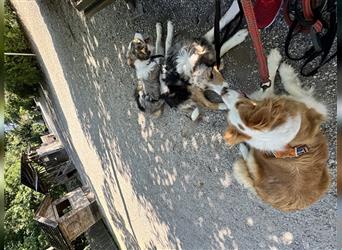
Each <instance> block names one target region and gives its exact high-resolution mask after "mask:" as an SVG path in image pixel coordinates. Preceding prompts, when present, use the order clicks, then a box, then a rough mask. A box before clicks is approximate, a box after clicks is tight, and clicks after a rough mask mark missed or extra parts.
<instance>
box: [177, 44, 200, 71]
mask: <svg viewBox="0 0 342 250" xmlns="http://www.w3.org/2000/svg"><path fill="white" fill-rule="evenodd" d="M198 57H199V55H197V54H192V55H190V52H189V51H187V50H186V49H184V48H182V49H181V50H180V51H179V53H178V56H177V59H176V62H177V67H176V70H177V72H178V74H184V75H186V76H188V77H191V71H192V69H193V67H194V66H195V64H196V62H197V60H198Z"/></svg>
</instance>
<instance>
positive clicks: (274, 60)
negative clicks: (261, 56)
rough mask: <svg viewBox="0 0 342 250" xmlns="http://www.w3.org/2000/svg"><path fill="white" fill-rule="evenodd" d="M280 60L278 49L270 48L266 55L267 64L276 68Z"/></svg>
mask: <svg viewBox="0 0 342 250" xmlns="http://www.w3.org/2000/svg"><path fill="white" fill-rule="evenodd" d="M280 61H281V54H280V52H279V50H278V49H272V50H271V51H270V54H269V55H268V57H267V62H268V65H273V66H276V67H277V68H278V66H279V64H280Z"/></svg>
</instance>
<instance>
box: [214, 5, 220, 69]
mask: <svg viewBox="0 0 342 250" xmlns="http://www.w3.org/2000/svg"><path fill="white" fill-rule="evenodd" d="M220 18H221V1H220V0H215V20H214V39H215V40H214V41H215V52H216V66H217V68H218V69H219V68H220V63H221V57H220V54H221V53H220V50H221V43H220V42H221V41H220Z"/></svg>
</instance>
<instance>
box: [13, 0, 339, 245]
mask: <svg viewBox="0 0 342 250" xmlns="http://www.w3.org/2000/svg"><path fill="white" fill-rule="evenodd" d="M13 2H14V3H15V6H16V8H17V10H18V13H19V15H20V16H21V18H22V20H23V22H24V24H25V26H26V28H27V30H28V31H29V33H31V38H32V40H33V41H34V43H35V46H36V50H37V52H38V53H39V54H40V56H41V61H42V63H43V64H44V65H43V68H44V71H45V72H46V74H47V75H48V78H49V79H50V81H51V86H52V89H53V91H55V92H54V93H52V94H51V93H50V96H51V99H52V103H53V105H54V108H55V110H56V114H55V115H56V119H57V120H58V122H59V126H60V127H61V128H62V130H63V135H62V136H63V137H64V140H65V141H66V142H68V145H67V147H68V148H69V151H70V153H71V154H72V156H73V158H74V160H75V161H76V162H77V163H79V170H80V171H81V172H82V173H83V175H84V177H85V179H87V181H89V184H90V185H91V186H92V187H93V189H94V191H95V192H96V194H97V196H98V199H99V203H100V205H101V206H102V209H103V213H104V215H105V216H106V219H107V223H108V224H109V226H110V227H111V229H112V232H113V233H114V234H115V235H116V237H117V240H118V242H119V243H120V245H121V247H122V248H127V249H138V248H141V249H153V248H155V247H156V248H158V249H171V248H177V247H178V248H182V249H242V250H252V249H310V250H311V249H335V248H336V245H335V244H336V243H335V242H336V226H335V221H336V214H335V212H336V188H335V187H336V184H335V176H336V159H335V146H336V119H335V117H336V60H333V61H332V62H330V63H329V64H328V65H326V66H324V67H323V68H322V69H321V70H320V72H319V73H318V74H317V75H316V76H315V77H309V78H302V80H303V82H304V84H305V85H307V86H315V88H316V94H317V98H319V99H321V100H323V102H325V103H326V105H327V106H328V108H329V111H330V113H329V120H328V121H327V122H326V123H325V124H324V125H323V127H322V129H323V131H324V132H325V134H326V135H327V137H328V138H329V146H330V157H329V161H328V167H329V170H330V173H331V176H332V180H333V181H332V185H331V187H330V190H329V192H328V193H327V195H326V196H324V198H323V199H322V200H320V201H319V202H317V203H316V204H314V205H313V206H312V207H310V208H308V209H306V210H304V211H301V212H296V213H281V212H278V211H276V210H274V209H272V208H271V207H269V206H268V205H266V204H263V203H262V202H260V201H259V200H258V199H256V198H255V197H253V195H251V194H249V193H248V192H247V191H246V190H244V189H243V188H242V187H241V186H239V185H238V184H237V183H236V181H235V180H234V178H233V177H232V163H233V162H234V160H235V159H236V158H237V157H238V150H237V148H232V149H229V148H228V147H227V146H226V144H225V143H224V141H223V138H222V133H223V131H224V130H225V128H226V118H225V113H224V112H223V111H219V112H213V111H205V110H202V117H201V119H200V121H198V122H195V123H194V122H191V120H190V119H189V117H188V114H185V113H181V112H180V111H177V110H172V109H169V108H166V110H165V112H164V113H163V115H162V116H161V117H160V118H158V119H156V118H153V117H149V116H148V115H145V114H143V113H141V112H139V111H138V110H137V107H136V105H135V103H134V100H133V97H132V94H133V86H134V83H135V81H136V80H135V74H134V71H133V70H131V69H130V68H128V66H127V65H126V63H125V61H126V60H125V58H124V56H125V49H126V48H127V45H128V43H129V41H130V40H131V38H132V36H133V34H134V32H135V31H141V32H144V33H146V34H150V35H152V36H154V28H155V23H156V22H162V24H163V27H165V26H166V21H167V20H172V21H173V22H174V25H175V30H176V32H178V31H187V32H191V34H192V35H194V36H199V35H202V34H204V33H205V32H206V31H207V30H208V29H209V28H211V23H212V20H213V1H202V2H200V1H184V0H183V1H182V0H173V1H162V0H154V1H143V8H144V10H145V14H144V15H143V16H141V17H140V18H136V19H132V17H133V16H134V15H133V14H131V13H129V12H128V11H127V9H126V7H125V5H124V3H123V1H117V2H115V3H114V4H112V5H110V6H108V7H107V8H106V9H104V10H103V11H101V12H100V13H98V14H97V15H95V16H94V18H92V19H90V20H88V19H85V18H84V17H82V15H81V14H79V13H77V12H76V11H75V10H74V9H73V8H72V6H71V4H70V3H69V1H65V0H63V1H53V0H48V1H46V0H45V1H36V3H35V2H34V1H27V2H30V3H29V4H28V3H27V2H26V3H23V2H25V1H13ZM227 2H231V1H227ZM25 4H26V5H25ZM35 4H37V6H38V8H33V7H32V5H35ZM30 8H32V11H35V13H32V12H31V13H30V11H29V9H30ZM208 13H210V15H208ZM30 14H31V16H30ZM33 14H34V15H33ZM42 20H43V21H44V25H43V24H42V27H43V26H44V27H45V28H46V29H47V30H48V31H49V34H50V36H51V37H49V38H48V39H46V40H44V37H40V35H43V34H44V32H43V31H40V30H39V28H38V26H35V22H41V21H42ZM286 33H287V26H286V24H285V23H284V21H283V20H282V19H281V18H278V19H277V21H276V22H275V24H274V25H272V27H270V28H269V29H267V30H264V31H263V34H262V36H263V40H264V46H265V49H266V50H267V51H269V50H270V49H272V48H274V47H279V48H280V50H281V52H282V54H284V53H283V44H284V37H285V36H286ZM305 44H306V43H305V42H304V43H303V45H301V46H298V48H299V51H301V49H302V46H305ZM52 50H53V51H55V53H56V58H57V59H56V60H55V61H54V63H51V62H52V59H51V60H50V59H49V58H50V57H51V55H50V54H49V53H51V51H52ZM290 63H291V64H292V65H294V66H295V67H296V69H298V66H299V65H298V64H296V63H294V62H290ZM224 65H225V69H224V70H223V74H224V76H225V79H226V80H227V81H228V82H230V83H231V85H232V86H234V87H238V88H240V89H242V90H244V91H246V92H247V93H248V92H251V91H253V90H255V89H256V88H257V86H258V82H259V79H258V72H257V65H256V61H255V55H254V52H253V50H252V47H251V43H250V40H249V39H248V40H247V41H246V42H245V43H244V44H243V45H241V46H239V47H238V48H235V49H234V50H232V51H231V52H229V53H228V54H227V55H226V56H225V58H224ZM53 67H61V71H58V72H57V73H55V74H54V73H53V72H54V71H53V70H52V68H53ZM57 74H63V79H62V78H61V80H60V81H59V80H54V79H57V78H55V77H56V75H57ZM63 81H65V82H66V84H64V83H62V82H63ZM276 84H277V85H276V88H277V90H279V91H281V89H282V88H281V86H280V82H279V79H278V78H277V83H276ZM62 90H63V91H65V92H63V91H62ZM53 91H52V92H53ZM69 97H70V98H69ZM69 99H70V100H69ZM70 106H72V108H70ZM80 130H81V131H80ZM75 131H77V132H78V133H79V134H77V135H75ZM83 138H85V140H84V139H83ZM93 155H95V156H94V157H91V156H93ZM81 165H82V166H81Z"/></svg>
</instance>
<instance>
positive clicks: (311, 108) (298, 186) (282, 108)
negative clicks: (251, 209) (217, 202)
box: [222, 50, 329, 211]
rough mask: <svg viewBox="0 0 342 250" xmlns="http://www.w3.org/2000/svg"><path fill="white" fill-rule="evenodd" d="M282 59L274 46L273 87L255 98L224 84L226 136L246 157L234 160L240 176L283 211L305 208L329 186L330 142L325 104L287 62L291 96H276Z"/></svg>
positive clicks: (270, 64) (285, 80)
mask: <svg viewBox="0 0 342 250" xmlns="http://www.w3.org/2000/svg"><path fill="white" fill-rule="evenodd" d="M280 60H281V56H280V53H279V52H278V51H277V50H272V51H271V53H270V55H269V56H268V67H269V71H270V80H271V82H272V87H271V88H269V89H267V90H266V91H262V90H260V91H258V92H256V93H254V94H253V95H252V96H251V98H247V97H246V96H245V95H242V94H241V93H239V92H237V91H234V90H231V89H225V90H224V91H223V93H222V99H223V101H224V103H225V104H226V105H227V107H228V109H229V112H228V124H229V125H228V128H227V130H226V132H225V134H224V139H225V141H226V142H227V143H228V144H229V145H235V144H238V143H241V144H240V151H241V154H242V158H241V159H239V160H238V161H236V162H235V163H234V166H233V171H234V176H235V178H236V180H237V181H238V182H239V183H240V184H242V185H243V186H245V187H246V188H247V189H249V190H250V191H252V192H253V193H255V194H257V195H258V196H259V197H260V198H261V199H262V200H263V201H265V202H267V203H269V204H271V205H272V206H273V207H275V208H277V209H279V210H282V211H296V210H300V209H304V208H306V207H308V206H310V205H311V204H312V203H314V202H315V201H317V200H318V199H319V198H320V197H321V196H322V195H323V194H324V193H325V192H326V191H327V189H328V186H329V174H328V169H327V164H326V162H327V159H328V145H327V140H326V138H325V136H324V135H323V134H322V132H321V131H320V125H321V123H322V122H324V121H325V119H326V117H327V110H326V107H325V106H324V105H323V104H322V103H320V102H318V101H317V100H315V98H314V97H313V95H312V89H311V90H305V89H303V88H302V87H301V82H300V80H299V78H298V76H297V74H296V73H295V72H294V70H293V68H292V67H291V66H289V65H287V64H285V63H283V64H282V65H281V66H280V68H279V73H280V77H281V80H282V83H283V85H284V88H285V90H286V91H287V92H288V93H289V95H282V96H276V95H274V92H273V91H274V87H273V85H274V84H273V82H274V77H275V74H276V71H277V68H278V66H279V63H280Z"/></svg>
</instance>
